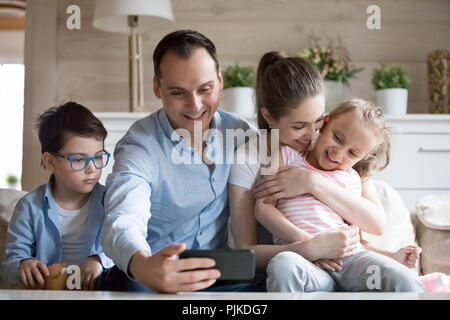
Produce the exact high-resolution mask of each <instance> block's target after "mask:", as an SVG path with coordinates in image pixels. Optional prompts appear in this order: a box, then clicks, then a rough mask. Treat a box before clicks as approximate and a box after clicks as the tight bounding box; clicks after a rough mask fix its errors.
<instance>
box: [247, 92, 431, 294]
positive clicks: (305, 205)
mask: <svg viewBox="0 0 450 320" xmlns="http://www.w3.org/2000/svg"><path fill="white" fill-rule="evenodd" d="M324 121H325V124H324V127H323V129H322V131H321V135H320V137H319V138H318V140H317V143H316V145H315V146H314V148H313V149H312V150H311V151H309V152H306V153H301V152H298V151H296V150H294V149H292V148H290V147H288V146H284V147H282V148H281V158H282V159H281V160H282V163H283V164H284V165H287V166H298V167H301V168H302V169H304V170H307V171H312V172H316V173H319V174H320V175H322V176H323V177H325V178H327V179H328V180H331V181H333V182H334V183H336V184H338V185H339V186H340V187H341V188H343V189H346V190H347V192H349V193H353V194H355V195H360V196H361V194H362V189H361V184H362V182H364V181H366V180H367V179H368V178H369V177H370V175H371V173H372V172H373V171H374V170H380V169H383V168H384V167H385V166H386V165H387V164H388V162H389V145H390V134H389V130H388V129H387V128H386V125H385V122H384V119H383V114H382V112H381V110H380V109H379V108H377V107H375V106H373V105H372V104H370V103H369V102H366V101H364V100H360V99H351V100H349V101H347V102H345V103H343V104H341V105H340V106H339V107H337V108H336V109H335V110H333V111H332V112H331V113H330V115H329V116H326V117H325V119H324ZM353 168H354V169H353ZM275 205H276V207H275ZM255 216H256V219H257V220H258V221H260V222H261V223H262V224H263V225H264V226H265V227H266V228H267V229H268V230H269V231H271V232H272V234H273V235H274V242H275V243H276V244H286V243H292V242H296V241H305V240H309V239H311V237H313V236H316V235H318V234H320V233H321V232H324V231H327V230H330V229H333V228H335V227H342V226H345V225H348V224H356V225H358V226H359V227H360V228H361V230H363V231H366V232H370V233H374V232H373V229H372V230H371V229H370V228H369V226H370V221H368V219H366V218H364V217H362V216H361V217H358V212H351V213H346V215H343V214H342V213H341V214H338V213H337V212H336V210H334V209H332V208H331V207H330V206H328V205H326V204H324V203H323V202H321V201H319V200H318V199H317V198H316V197H314V196H313V195H312V194H304V195H301V196H297V197H294V198H285V199H280V200H279V201H278V204H276V203H271V204H267V203H264V201H263V200H262V199H258V200H257V201H256V205H255ZM286 218H287V219H288V220H289V221H290V224H289V223H287V222H286V221H287V220H286ZM320 262H323V263H330V264H333V263H334V261H333V260H331V259H326V260H323V261H319V262H318V263H320ZM316 263H317V261H316ZM339 268H340V270H339V271H338V272H333V271H326V270H323V269H322V268H320V267H318V266H317V265H315V264H313V263H312V262H310V261H308V260H307V259H305V258H303V257H302V256H301V255H299V254H293V253H290V252H284V253H281V254H278V255H277V256H275V257H274V258H273V259H272V260H271V261H270V263H269V265H268V268H267V270H268V279H267V289H268V291H335V290H340V291H367V290H374V289H375V290H381V291H418V292H420V291H423V290H424V287H423V285H422V284H421V283H420V281H419V278H418V277H417V276H416V275H415V274H414V273H413V272H411V270H409V269H408V268H407V267H405V266H404V265H402V264H400V263H398V262H397V261H395V260H393V259H390V258H388V257H386V256H384V255H381V254H378V253H375V252H372V251H368V250H365V249H364V247H363V246H362V245H361V244H358V247H357V249H356V251H355V253H354V254H353V255H352V256H348V257H345V258H342V266H339ZM374 277H375V278H374ZM377 277H378V278H377Z"/></svg>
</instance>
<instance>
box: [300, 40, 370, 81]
mask: <svg viewBox="0 0 450 320" xmlns="http://www.w3.org/2000/svg"><path fill="white" fill-rule="evenodd" d="M325 37H326V36H325ZM326 38H327V39H328V40H329V42H328V45H326V46H324V45H322V44H321V42H322V38H320V37H314V36H311V35H310V42H312V45H310V47H309V48H306V49H303V50H302V51H300V52H299V53H298V54H297V55H298V56H299V57H301V58H304V59H308V60H309V61H311V62H312V63H313V64H314V65H315V66H316V67H317V68H318V69H319V71H320V73H321V75H322V78H323V79H324V80H330V81H340V82H342V83H344V84H346V85H349V82H348V81H349V79H351V78H354V77H355V75H356V74H357V73H358V72H360V71H362V70H363V69H364V68H355V67H354V66H352V65H350V54H349V51H348V49H347V48H346V47H344V46H343V45H342V43H341V42H342V41H341V39H340V37H338V41H339V44H338V45H337V46H334V45H333V42H332V41H331V40H330V39H329V38H328V37H326Z"/></svg>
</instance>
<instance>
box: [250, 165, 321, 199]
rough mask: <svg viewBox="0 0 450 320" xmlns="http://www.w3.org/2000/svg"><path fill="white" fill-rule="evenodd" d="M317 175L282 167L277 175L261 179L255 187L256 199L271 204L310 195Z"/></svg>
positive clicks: (261, 177) (294, 168) (295, 168)
mask: <svg viewBox="0 0 450 320" xmlns="http://www.w3.org/2000/svg"><path fill="white" fill-rule="evenodd" d="M315 174H316V173H314V172H311V171H307V170H303V169H300V168H298V167H286V166H280V168H279V170H278V172H277V173H276V174H273V175H267V176H260V177H259V179H258V180H257V182H256V184H255V186H254V187H253V194H254V196H255V198H256V199H259V198H266V199H265V200H264V202H265V203H271V202H274V201H276V200H279V199H282V198H292V197H295V196H298V195H301V194H305V193H310V188H309V187H310V186H311V185H312V183H313V181H312V180H313V177H314V175H315Z"/></svg>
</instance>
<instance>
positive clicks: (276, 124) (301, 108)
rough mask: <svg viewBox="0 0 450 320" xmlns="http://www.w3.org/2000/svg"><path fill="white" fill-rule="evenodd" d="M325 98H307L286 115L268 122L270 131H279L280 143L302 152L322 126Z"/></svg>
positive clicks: (313, 139)
mask: <svg viewBox="0 0 450 320" xmlns="http://www.w3.org/2000/svg"><path fill="white" fill-rule="evenodd" d="M324 113H325V97H324V95H323V93H320V94H318V95H316V96H312V97H308V98H306V99H305V100H303V102H302V103H300V104H299V105H298V106H297V107H296V108H294V109H291V110H290V111H289V112H288V114H287V115H285V116H284V117H281V118H280V119H278V121H276V120H272V121H269V123H270V124H271V126H272V129H279V130H280V131H279V133H280V143H281V144H284V145H288V146H290V147H291V148H293V149H295V150H297V151H299V152H303V151H306V150H308V148H309V147H310V145H311V142H314V141H315V140H316V139H317V134H318V131H319V130H320V129H321V128H322V126H323V118H324Z"/></svg>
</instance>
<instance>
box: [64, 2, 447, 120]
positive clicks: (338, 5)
mask: <svg viewBox="0 0 450 320" xmlns="http://www.w3.org/2000/svg"><path fill="white" fill-rule="evenodd" d="M70 4H77V5H79V6H80V8H81V14H82V24H81V30H68V29H67V28H66V27H65V19H66V17H67V14H66V11H65V10H66V8H67V6H68V5H70ZM369 4H377V5H379V6H380V8H381V26H382V29H381V30H368V29H367V27H366V19H367V16H368V15H367V14H366V9H367V6H368V5H369ZM172 7H173V9H174V15H175V20H176V21H175V23H174V24H173V25H172V27H171V28H170V29H167V30H163V31H160V32H150V34H149V35H148V36H146V40H145V41H144V55H145V58H144V69H145V98H146V111H151V110H155V109H156V108H158V107H160V105H161V104H160V102H159V101H158V100H157V99H156V98H155V97H154V95H153V91H152V77H153V64H152V54H153V50H154V47H155V45H156V43H157V41H159V39H161V37H163V36H164V35H165V34H166V33H168V32H170V31H172V30H175V29H180V28H191V29H195V30H198V31H200V32H202V33H204V34H205V35H206V36H208V37H209V38H211V40H213V42H214V43H215V44H216V46H217V49H218V53H219V59H220V61H221V65H222V66H223V67H224V66H226V65H229V64H232V63H234V62H236V61H238V62H239V63H241V64H250V65H254V66H256V65H257V63H258V59H259V57H260V56H261V55H262V54H263V53H264V52H266V51H269V50H284V51H285V52H287V53H288V54H291V55H293V54H296V53H297V52H298V51H299V50H301V49H302V48H305V47H306V46H308V35H310V34H311V33H314V34H316V35H320V34H322V33H326V34H327V35H328V36H329V37H331V38H336V37H337V36H338V35H339V36H341V38H342V40H343V44H344V45H345V46H347V48H348V49H349V50H350V53H351V58H352V60H353V62H354V64H355V65H357V66H363V67H365V70H364V71H363V72H362V73H360V74H359V75H358V78H357V79H355V80H352V81H351V92H352V94H354V95H357V96H360V97H363V98H367V99H371V100H375V92H374V91H373V89H372V87H371V84H370V78H371V74H372V69H373V68H374V67H375V66H376V65H377V64H378V63H379V62H382V63H391V62H395V63H398V64H402V65H404V66H406V67H407V68H408V70H409V74H410V76H411V78H412V81H413V83H412V87H411V90H410V92H409V109H408V110H409V112H427V109H428V96H427V94H428V88H427V68H426V59H427V55H428V53H429V52H431V51H433V50H434V49H437V48H445V49H450V15H449V12H450V1H448V0H435V1H425V0H396V1H392V0H383V1H376V2H374V1H362V0H346V1H342V0H319V1H312V0H246V1H240V0H227V1H222V0H208V1H206V0H172ZM93 9H94V6H93V1H89V0H80V1H71V0H63V1H58V30H57V31H58V34H57V57H58V67H57V79H58V81H57V83H58V84H57V90H56V92H57V96H56V100H57V101H65V100H67V99H74V100H78V101H80V102H81V103H85V104H86V105H88V106H89V107H90V108H92V109H94V110H96V111H126V110H127V105H128V82H127V81H128V80H127V79H128V73H127V72H128V69H127V68H128V64H127V36H126V35H122V34H113V33H107V32H103V31H99V30H96V29H94V28H93V27H92V25H91V23H92V15H93Z"/></svg>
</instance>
